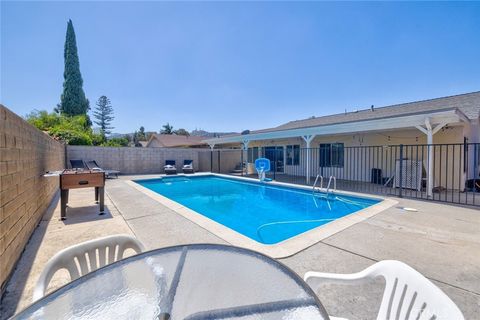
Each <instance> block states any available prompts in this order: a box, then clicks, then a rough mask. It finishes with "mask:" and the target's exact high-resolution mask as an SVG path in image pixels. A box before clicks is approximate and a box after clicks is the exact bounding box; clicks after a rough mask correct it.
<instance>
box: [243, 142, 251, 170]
mask: <svg viewBox="0 0 480 320" xmlns="http://www.w3.org/2000/svg"><path fill="white" fill-rule="evenodd" d="M249 143H250V140H243V142H242V151H241V162H242V163H241V167H242V176H243V173H244V172H243V171H244V170H246V173H247V174H248V165H247V164H246V165H245V168H244V167H243V159H245V156H244V153H245V151H247V163H248V144H249Z"/></svg>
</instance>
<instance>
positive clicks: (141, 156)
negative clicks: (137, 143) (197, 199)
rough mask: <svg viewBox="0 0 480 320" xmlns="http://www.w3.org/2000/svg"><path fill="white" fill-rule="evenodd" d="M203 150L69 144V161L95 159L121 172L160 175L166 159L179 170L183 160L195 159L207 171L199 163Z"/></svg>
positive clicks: (198, 169)
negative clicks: (172, 162)
mask: <svg viewBox="0 0 480 320" xmlns="http://www.w3.org/2000/svg"><path fill="white" fill-rule="evenodd" d="M201 152H205V150H202V149H193V148H192V149H179V148H126V147H122V148H115V147H89V146H68V147H67V159H68V161H70V160H73V159H83V160H84V161H88V160H95V161H96V162H97V163H98V165H99V166H101V167H102V168H103V169H112V170H119V171H120V172H121V174H147V173H152V174H160V173H163V172H164V171H163V166H164V165H165V160H175V162H176V164H177V169H178V170H179V171H181V168H182V166H183V160H193V165H194V168H195V170H196V171H201V170H200V169H202V170H203V169H204V168H206V167H207V166H205V165H203V164H202V165H201V164H200V162H199V153H201ZM208 161H210V158H208ZM68 165H69V164H68ZM208 168H210V163H209V164H208Z"/></svg>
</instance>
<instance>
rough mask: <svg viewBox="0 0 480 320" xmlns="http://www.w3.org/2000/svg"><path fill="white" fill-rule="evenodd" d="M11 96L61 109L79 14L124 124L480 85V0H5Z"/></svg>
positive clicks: (379, 100)
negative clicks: (70, 33)
mask: <svg viewBox="0 0 480 320" xmlns="http://www.w3.org/2000/svg"><path fill="white" fill-rule="evenodd" d="M1 9H2V10H1V11H2V12H1V96H0V98H1V99H0V100H1V102H2V103H3V104H5V105H6V106H7V107H8V108H10V109H11V110H13V111H14V112H16V113H18V114H20V115H25V114H27V113H28V112H30V111H31V110H33V109H47V110H52V109H53V107H54V106H55V105H56V104H57V103H58V102H59V99H60V94H61V90H62V81H63V45H64V40H65V31H66V26H67V21H68V19H69V18H71V19H72V20H73V24H74V27H75V31H76V35H77V44H78V48H79V56H80V67H81V71H82V75H83V79H84V89H85V92H86V94H87V97H88V98H89V99H90V104H91V105H92V106H94V104H95V101H96V100H97V99H98V97H99V96H100V95H107V96H108V97H109V98H110V99H111V101H112V105H113V106H114V109H115V117H116V118H115V120H114V123H113V125H114V126H115V130H114V131H115V132H132V131H134V130H135V129H137V128H138V127H139V126H141V125H143V126H145V128H146V129H147V130H155V131H158V130H159V129H160V128H161V125H162V124H164V123H166V122H167V121H168V122H170V123H171V124H172V125H173V126H174V127H175V128H179V127H183V128H186V129H188V130H192V129H195V128H202V129H206V130H209V131H240V130H244V129H260V128H265V127H271V126H276V125H279V124H282V123H284V122H287V121H290V120H295V119H301V118H306V117H309V116H312V115H316V116H320V115H325V114H331V113H338V112H343V111H344V110H345V108H347V109H348V110H354V109H356V108H367V107H369V106H370V105H371V104H374V105H375V106H383V105H388V104H394V103H400V102H408V101H415V100H419V99H426V98H434V97H440V96H446V95H452V94H458V93H464V92H470V91H478V90H480V3H464V2H451V3H450V2H442V3H433V2H427V3H419V2H415V3H404V2H402V3H385V2H373V3H358V2H357V3H352V2H348V3H331V2H328V3H322V2H321V3H318V2H317V3H315V2H302V3H294V2H278V3H275V2H264V3H259V2H247V3H232V2H208V3H201V2H182V3H173V2H141V3H137V2H135V3H134V2H74V3H69V2H67V1H63V2H30V3H28V2H2V3H1Z"/></svg>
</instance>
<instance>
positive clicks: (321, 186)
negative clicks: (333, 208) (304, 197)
mask: <svg viewBox="0 0 480 320" xmlns="http://www.w3.org/2000/svg"><path fill="white" fill-rule="evenodd" d="M318 178H320V188H318V189H319V190H321V189H322V188H323V176H321V175H319V174H317V177H316V178H315V182H314V183H313V187H312V194H314V193H315V188H316V186H317V182H318Z"/></svg>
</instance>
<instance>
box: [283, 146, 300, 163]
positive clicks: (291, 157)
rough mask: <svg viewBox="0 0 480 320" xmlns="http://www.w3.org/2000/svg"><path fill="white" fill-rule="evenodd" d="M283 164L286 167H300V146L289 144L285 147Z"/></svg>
mask: <svg viewBox="0 0 480 320" xmlns="http://www.w3.org/2000/svg"><path fill="white" fill-rule="evenodd" d="M285 152H286V156H285V164H286V165H287V166H299V165H300V145H299V144H289V145H286V146H285Z"/></svg>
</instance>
